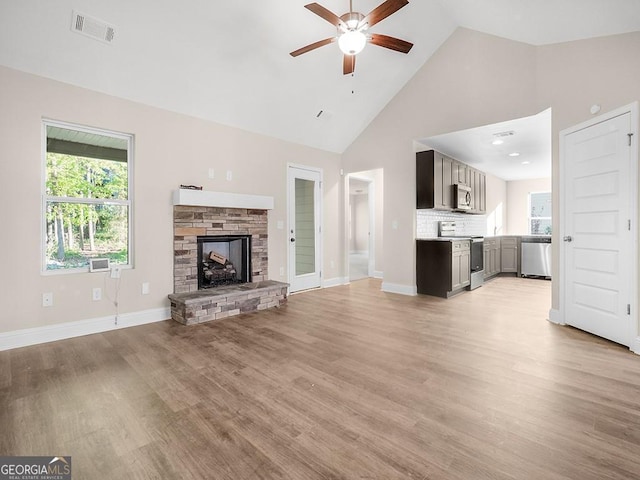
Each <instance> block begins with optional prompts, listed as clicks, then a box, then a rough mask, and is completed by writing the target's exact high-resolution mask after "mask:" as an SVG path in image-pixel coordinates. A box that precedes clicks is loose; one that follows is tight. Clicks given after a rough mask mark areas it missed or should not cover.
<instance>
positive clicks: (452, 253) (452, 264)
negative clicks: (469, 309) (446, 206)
mask: <svg viewBox="0 0 640 480" xmlns="http://www.w3.org/2000/svg"><path fill="white" fill-rule="evenodd" d="M416 284H417V288H418V293H421V294H426V295H434V296H437V297H443V298H449V297H451V296H452V295H455V294H456V293H459V292H461V291H462V290H464V289H465V288H466V287H468V286H469V285H470V284H471V243H470V241H469V240H453V241H449V240H438V239H433V240H429V239H425V240H417V244H416Z"/></svg>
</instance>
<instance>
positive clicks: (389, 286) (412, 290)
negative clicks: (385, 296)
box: [381, 282, 418, 297]
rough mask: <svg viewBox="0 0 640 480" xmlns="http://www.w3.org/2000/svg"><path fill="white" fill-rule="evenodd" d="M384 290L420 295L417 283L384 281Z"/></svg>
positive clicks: (413, 295)
mask: <svg viewBox="0 0 640 480" xmlns="http://www.w3.org/2000/svg"><path fill="white" fill-rule="evenodd" d="M381 290H382V291H383V292H387V293H399V294H400V295H410V296H412V297H415V296H416V295H418V288H417V287H416V286H415V285H401V284H399V283H389V282H382V289H381Z"/></svg>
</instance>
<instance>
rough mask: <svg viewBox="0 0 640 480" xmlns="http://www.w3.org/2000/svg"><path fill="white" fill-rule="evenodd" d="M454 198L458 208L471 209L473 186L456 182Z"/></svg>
mask: <svg viewBox="0 0 640 480" xmlns="http://www.w3.org/2000/svg"><path fill="white" fill-rule="evenodd" d="M453 198H454V199H455V207H454V208H455V209H456V210H470V209H471V187H469V186H467V185H463V184H461V183H456V184H455V185H454V186H453Z"/></svg>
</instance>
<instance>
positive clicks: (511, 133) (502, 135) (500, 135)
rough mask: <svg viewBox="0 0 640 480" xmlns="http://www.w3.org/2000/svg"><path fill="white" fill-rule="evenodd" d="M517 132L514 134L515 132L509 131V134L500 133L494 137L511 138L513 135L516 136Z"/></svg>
mask: <svg viewBox="0 0 640 480" xmlns="http://www.w3.org/2000/svg"><path fill="white" fill-rule="evenodd" d="M515 134H516V132H514V131H513V130H509V131H508V132H499V133H494V134H493V136H494V137H498V138H500V137H511V136H512V135H515Z"/></svg>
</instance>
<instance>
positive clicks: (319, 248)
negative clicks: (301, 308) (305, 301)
mask: <svg viewBox="0 0 640 480" xmlns="http://www.w3.org/2000/svg"><path fill="white" fill-rule="evenodd" d="M292 168H297V169H299V170H307V171H310V172H314V173H317V174H318V176H319V177H320V180H319V181H318V198H317V199H316V205H315V214H316V215H317V221H318V225H317V228H316V231H315V235H316V247H317V261H318V265H317V268H318V270H319V273H320V284H319V285H318V287H320V288H322V287H323V283H324V277H323V275H322V273H323V264H324V263H323V262H324V251H323V242H322V236H323V233H324V222H323V219H322V206H323V205H322V204H323V202H322V200H323V178H324V177H323V170H322V168H320V167H310V166H308V165H301V164H298V163H291V162H287V195H286V198H287V232H286V233H287V235H286V242H287V281H288V283H289V293H296V291H304V290H306V289H303V290H296V291H293V292H292V291H291V280H292V278H291V275H292V274H294V272H295V270H294V268H295V266H294V265H292V264H291V249H292V245H291V241H290V238H291V228H292V225H291V196H290V193H291V180H292V175H291V169H292ZM294 275H295V274H294ZM312 288H317V287H312Z"/></svg>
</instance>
